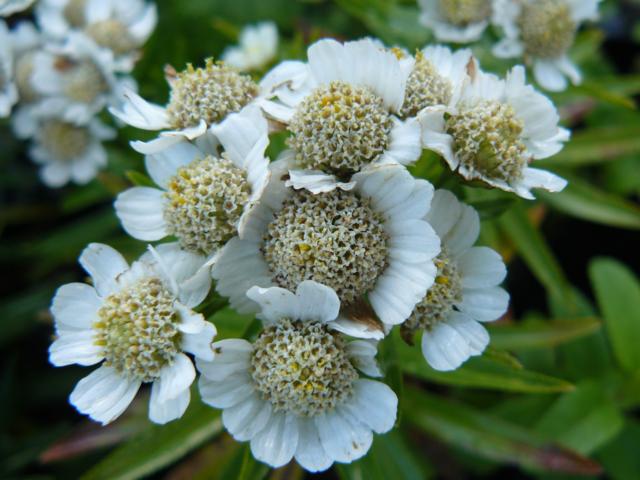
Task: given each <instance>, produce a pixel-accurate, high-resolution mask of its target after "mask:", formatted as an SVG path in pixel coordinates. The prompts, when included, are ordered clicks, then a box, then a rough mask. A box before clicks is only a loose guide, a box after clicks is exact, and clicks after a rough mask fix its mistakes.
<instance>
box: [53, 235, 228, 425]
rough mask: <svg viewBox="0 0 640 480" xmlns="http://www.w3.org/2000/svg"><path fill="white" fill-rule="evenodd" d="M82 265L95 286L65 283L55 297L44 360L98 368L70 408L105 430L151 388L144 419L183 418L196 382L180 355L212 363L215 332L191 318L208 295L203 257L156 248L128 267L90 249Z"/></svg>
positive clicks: (108, 252)
mask: <svg viewBox="0 0 640 480" xmlns="http://www.w3.org/2000/svg"><path fill="white" fill-rule="evenodd" d="M80 263H81V264H82V266H83V267H84V269H85V270H86V271H87V273H88V274H89V275H90V276H91V279H92V280H93V286H91V285H87V284H84V283H70V284H67V285H63V286H62V287H60V288H59V289H58V291H57V292H56V296H55V297H54V299H53V304H52V306H51V311H52V313H53V316H54V319H55V324H56V337H57V338H56V340H55V341H54V342H53V344H52V345H51V348H50V349H49V359H50V361H51V363H53V364H54V365H56V366H58V367H61V366H65V365H71V364H74V363H75V364H79V365H83V366H89V365H96V364H99V363H100V364H101V365H100V367H98V368H97V369H96V370H94V371H93V372H92V373H91V374H90V375H89V376H87V377H85V378H84V379H82V380H80V382H79V383H78V384H77V385H76V387H75V389H74V390H73V392H72V393H71V397H70V401H71V403H72V404H73V405H74V406H75V407H76V408H77V409H78V410H79V411H80V412H81V413H84V414H86V415H89V416H90V417H91V418H92V419H94V420H96V421H98V422H101V423H102V424H107V423H110V422H112V421H113V420H115V419H116V418H118V417H119V416H120V415H121V414H122V413H123V412H124V411H125V410H126V408H127V407H128V406H129V404H130V403H131V401H132V400H133V398H134V397H135V395H136V393H137V392H138V390H139V389H140V386H141V385H142V384H143V383H151V384H152V386H151V399H150V402H149V418H150V419H151V420H152V421H153V422H156V423H166V422H168V421H171V420H174V419H176V418H179V417H181V416H182V414H183V413H184V411H185V410H186V408H187V406H188V405H189V400H190V389H189V387H190V386H191V383H192V382H193V380H194V379H195V376H196V372H195V368H194V366H193V363H192V361H191V359H190V358H189V357H188V356H187V355H186V354H185V352H186V353H190V354H193V355H194V356H195V357H196V358H200V359H203V360H211V359H212V358H213V350H212V349H211V342H212V341H213V338H214V336H215V334H216V329H215V327H214V326H213V324H211V323H209V322H207V321H206V320H205V319H204V317H203V316H202V315H201V314H199V313H196V312H194V311H193V310H192V308H193V307H195V306H197V305H198V304H199V303H200V302H201V301H202V300H203V299H204V298H205V297H206V295H207V293H208V291H209V285H210V278H209V275H208V272H207V270H206V269H202V268H201V267H202V265H203V263H204V257H200V256H197V255H194V254H191V253H186V252H182V251H180V250H179V249H178V248H177V247H176V246H175V245H164V246H163V245H161V246H159V247H158V248H157V249H151V250H150V251H149V252H148V253H146V254H144V255H143V256H142V257H141V258H140V259H139V260H138V261H136V262H134V263H133V264H132V265H128V264H127V262H126V261H125V260H124V258H123V257H122V256H121V255H120V254H119V253H118V252H117V251H115V250H114V249H112V248H111V247H109V246H107V245H102V244H91V245H89V246H88V247H87V248H86V249H85V250H84V252H83V253H82V255H81V256H80Z"/></svg>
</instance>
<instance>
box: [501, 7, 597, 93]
mask: <svg viewBox="0 0 640 480" xmlns="http://www.w3.org/2000/svg"><path fill="white" fill-rule="evenodd" d="M599 3H600V0H496V8H495V12H494V15H493V23H494V24H495V25H497V26H498V27H500V29H501V31H502V35H503V38H502V39H501V40H500V41H499V42H498V43H497V44H496V45H495V46H494V49H493V53H494V54H495V55H496V56H498V57H505V58H511V57H515V58H518V57H523V58H524V59H525V61H526V62H527V63H528V64H531V65H532V66H533V73H534V76H535V79H536V81H537V82H538V83H539V84H540V85H541V86H542V87H543V88H545V89H546V90H550V91H562V90H564V89H566V88H567V84H568V82H567V78H568V79H569V80H570V81H571V83H573V84H579V83H580V82H581V80H582V75H581V74H580V71H579V70H578V68H577V67H576V66H575V65H574V63H573V62H572V61H571V59H570V58H569V55H568V54H569V51H570V49H571V47H572V46H573V43H574V40H575V37H576V33H577V31H578V28H579V27H580V25H581V24H582V23H584V22H586V21H588V20H597V18H598V5H599Z"/></svg>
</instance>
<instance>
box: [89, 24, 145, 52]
mask: <svg viewBox="0 0 640 480" xmlns="http://www.w3.org/2000/svg"><path fill="white" fill-rule="evenodd" d="M86 32H87V34H88V35H89V36H90V37H91V38H93V40H95V42H96V43H97V44H98V45H100V46H101V47H105V48H108V49H109V50H111V51H113V53H115V54H116V55H122V54H125V53H130V52H131V51H133V50H135V48H136V47H137V42H136V39H135V38H133V36H132V35H131V33H129V29H128V28H127V26H126V25H125V24H123V23H122V22H120V21H119V20H113V19H108V20H102V21H101V22H96V23H92V24H91V25H89V26H87V28H86Z"/></svg>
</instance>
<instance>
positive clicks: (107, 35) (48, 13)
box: [36, 0, 158, 72]
mask: <svg viewBox="0 0 640 480" xmlns="http://www.w3.org/2000/svg"><path fill="white" fill-rule="evenodd" d="M36 17H37V20H38V24H39V25H40V27H41V28H42V30H43V32H44V34H45V35H46V36H48V37H50V38H53V39H56V40H64V39H65V38H66V36H67V35H68V34H69V33H70V32H74V33H82V34H83V35H84V42H87V43H91V44H93V45H94V46H96V47H99V48H103V49H108V50H109V51H111V52H112V54H113V57H114V59H115V61H114V66H115V68H116V69H117V70H118V71H120V72H130V71H131V70H132V69H133V66H134V64H135V62H136V61H137V60H138V58H139V49H140V47H142V45H144V43H145V42H146V41H147V39H148V38H149V36H150V35H151V34H152V33H153V30H154V29H155V27H156V24H157V22H158V13H157V9H156V5H155V3H154V2H146V1H144V0H41V1H40V2H38V5H37V7H36Z"/></svg>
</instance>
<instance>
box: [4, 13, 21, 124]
mask: <svg viewBox="0 0 640 480" xmlns="http://www.w3.org/2000/svg"><path fill="white" fill-rule="evenodd" d="M13 70H14V66H13V50H12V48H11V37H10V34H9V29H8V28H7V24H6V23H5V22H4V21H3V20H0V118H2V117H7V116H8V115H9V113H10V112H11V107H13V105H14V104H15V103H16V102H17V101H18V89H17V88H16V84H15V82H14V78H13V76H14V71H13Z"/></svg>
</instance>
